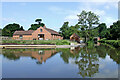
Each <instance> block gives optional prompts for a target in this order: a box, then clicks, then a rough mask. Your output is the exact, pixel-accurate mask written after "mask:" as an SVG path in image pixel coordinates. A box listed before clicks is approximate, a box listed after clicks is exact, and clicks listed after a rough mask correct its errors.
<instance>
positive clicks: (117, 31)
mask: <svg viewBox="0 0 120 80" xmlns="http://www.w3.org/2000/svg"><path fill="white" fill-rule="evenodd" d="M110 34H111V38H110V39H113V40H116V39H120V20H118V21H117V22H114V23H113V25H111V26H110Z"/></svg>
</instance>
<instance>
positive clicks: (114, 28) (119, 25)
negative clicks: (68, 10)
mask: <svg viewBox="0 0 120 80" xmlns="http://www.w3.org/2000/svg"><path fill="white" fill-rule="evenodd" d="M77 16H78V17H79V19H78V22H77V24H76V25H75V26H69V22H64V24H63V25H62V27H61V28H60V34H61V35H62V36H63V38H64V39H69V38H70V36H71V35H72V34H73V33H76V34H78V35H79V36H80V37H84V38H85V41H86V42H87V38H88V39H89V40H92V39H93V37H100V38H106V39H109V40H117V39H120V20H118V21H116V22H113V24H112V25H111V26H110V27H107V26H106V24H105V23H100V22H99V16H98V15H96V14H95V13H93V12H91V11H89V12H86V11H82V12H81V13H80V14H79V15H77Z"/></svg>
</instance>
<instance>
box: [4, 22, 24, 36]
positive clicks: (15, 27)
mask: <svg viewBox="0 0 120 80" xmlns="http://www.w3.org/2000/svg"><path fill="white" fill-rule="evenodd" d="M19 30H24V29H23V26H20V25H19V24H16V23H13V24H8V25H6V26H5V27H4V28H3V29H2V36H10V37H12V36H13V33H14V32H15V31H19Z"/></svg>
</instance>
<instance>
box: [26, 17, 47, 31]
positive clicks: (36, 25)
mask: <svg viewBox="0 0 120 80" xmlns="http://www.w3.org/2000/svg"><path fill="white" fill-rule="evenodd" d="M41 21H42V19H36V20H35V22H38V24H31V27H30V28H29V29H28V30H36V29H37V28H39V27H40V26H42V27H43V26H44V25H45V24H44V23H41Z"/></svg>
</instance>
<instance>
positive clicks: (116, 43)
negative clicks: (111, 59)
mask: <svg viewBox="0 0 120 80" xmlns="http://www.w3.org/2000/svg"><path fill="white" fill-rule="evenodd" d="M99 42H101V43H107V44H110V45H112V46H114V47H116V48H118V47H120V40H106V39H101V40H99Z"/></svg>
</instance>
